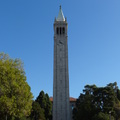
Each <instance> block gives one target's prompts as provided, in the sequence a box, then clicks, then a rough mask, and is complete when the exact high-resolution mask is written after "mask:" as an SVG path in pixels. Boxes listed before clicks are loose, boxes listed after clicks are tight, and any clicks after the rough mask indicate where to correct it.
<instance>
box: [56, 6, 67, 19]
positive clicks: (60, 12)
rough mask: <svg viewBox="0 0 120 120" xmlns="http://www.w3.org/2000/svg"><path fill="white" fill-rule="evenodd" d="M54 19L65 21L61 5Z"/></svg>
mask: <svg viewBox="0 0 120 120" xmlns="http://www.w3.org/2000/svg"><path fill="white" fill-rule="evenodd" d="M56 20H57V21H65V18H64V15H63V12H62V8H61V6H60V10H59V14H58V17H57V19H56Z"/></svg>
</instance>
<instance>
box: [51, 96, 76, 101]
mask: <svg viewBox="0 0 120 120" xmlns="http://www.w3.org/2000/svg"><path fill="white" fill-rule="evenodd" d="M69 100H70V102H76V100H77V99H76V98H73V97H70V98H69ZM50 101H51V102H53V97H50Z"/></svg>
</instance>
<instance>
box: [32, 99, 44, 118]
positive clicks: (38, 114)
mask: <svg viewBox="0 0 120 120" xmlns="http://www.w3.org/2000/svg"><path fill="white" fill-rule="evenodd" d="M30 118H31V120H45V115H44V109H42V108H41V106H40V104H39V103H38V102H35V101H34V102H33V104H32V112H31V115H30Z"/></svg>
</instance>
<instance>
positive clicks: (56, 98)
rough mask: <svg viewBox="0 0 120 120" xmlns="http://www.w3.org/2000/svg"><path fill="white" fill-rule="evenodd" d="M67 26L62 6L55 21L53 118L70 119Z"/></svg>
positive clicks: (57, 119) (56, 119) (59, 119)
mask: <svg viewBox="0 0 120 120" xmlns="http://www.w3.org/2000/svg"><path fill="white" fill-rule="evenodd" d="M67 27H68V24H67V21H66V19H65V18H64V15H63V12H62V9H61V6H60V10H59V14H58V17H57V18H56V19H55V21H54V80H53V120H70V108H69V107H70V106H69V74H68V41H67V38H68V36H67Z"/></svg>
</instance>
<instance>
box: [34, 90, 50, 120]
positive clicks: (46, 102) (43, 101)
mask: <svg viewBox="0 0 120 120" xmlns="http://www.w3.org/2000/svg"><path fill="white" fill-rule="evenodd" d="M35 101H36V102H38V103H39V104H40V107H41V108H42V109H43V110H44V115H45V118H46V120H50V119H51V118H52V103H51V101H50V99H49V96H48V94H47V93H46V94H45V93H44V91H41V92H40V94H39V96H38V97H37V98H36V100H35Z"/></svg>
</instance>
